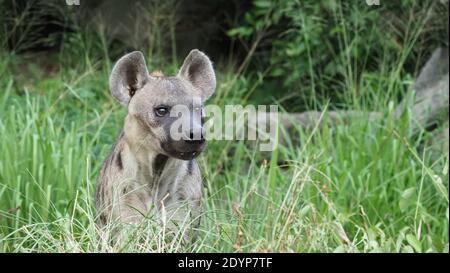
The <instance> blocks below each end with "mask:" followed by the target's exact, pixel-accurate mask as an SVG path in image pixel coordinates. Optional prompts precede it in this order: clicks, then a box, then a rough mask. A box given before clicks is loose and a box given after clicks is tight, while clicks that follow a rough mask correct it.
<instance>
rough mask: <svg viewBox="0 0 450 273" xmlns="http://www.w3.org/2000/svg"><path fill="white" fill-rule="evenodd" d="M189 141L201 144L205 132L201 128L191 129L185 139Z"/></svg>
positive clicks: (203, 140)
mask: <svg viewBox="0 0 450 273" xmlns="http://www.w3.org/2000/svg"><path fill="white" fill-rule="evenodd" d="M187 142H189V143H193V144H194V143H195V144H201V143H203V142H205V134H204V132H203V129H201V130H193V129H191V130H190V131H189V139H188V140H187Z"/></svg>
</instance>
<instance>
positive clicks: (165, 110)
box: [155, 106, 169, 117]
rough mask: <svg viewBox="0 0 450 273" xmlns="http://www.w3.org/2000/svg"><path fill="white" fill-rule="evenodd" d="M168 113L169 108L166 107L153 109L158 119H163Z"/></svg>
mask: <svg viewBox="0 0 450 273" xmlns="http://www.w3.org/2000/svg"><path fill="white" fill-rule="evenodd" d="M167 113H169V108H168V107H167V106H158V107H156V108H155V114H156V115H157V116H158V117H163V116H165V115H167Z"/></svg>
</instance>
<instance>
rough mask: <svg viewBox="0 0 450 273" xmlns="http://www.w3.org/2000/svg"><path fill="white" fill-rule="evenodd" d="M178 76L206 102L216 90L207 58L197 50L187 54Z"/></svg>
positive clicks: (212, 71)
mask: <svg viewBox="0 0 450 273" xmlns="http://www.w3.org/2000/svg"><path fill="white" fill-rule="evenodd" d="M178 76H180V77H182V78H184V79H186V80H188V81H189V82H190V83H191V84H192V85H193V86H194V87H195V88H196V89H198V90H199V91H200V92H201V97H202V100H207V99H208V98H209V97H210V96H211V95H212V94H213V93H214V90H215V89H216V75H215V74H214V69H213V67H212V63H211V61H210V60H209V58H208V57H207V56H206V55H205V54H204V53H203V52H201V51H199V50H198V49H194V50H192V51H191V52H189V55H188V56H187V57H186V59H185V60H184V62H183V65H182V66H181V68H180V71H179V72H178Z"/></svg>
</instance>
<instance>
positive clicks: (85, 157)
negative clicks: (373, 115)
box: [0, 0, 449, 252]
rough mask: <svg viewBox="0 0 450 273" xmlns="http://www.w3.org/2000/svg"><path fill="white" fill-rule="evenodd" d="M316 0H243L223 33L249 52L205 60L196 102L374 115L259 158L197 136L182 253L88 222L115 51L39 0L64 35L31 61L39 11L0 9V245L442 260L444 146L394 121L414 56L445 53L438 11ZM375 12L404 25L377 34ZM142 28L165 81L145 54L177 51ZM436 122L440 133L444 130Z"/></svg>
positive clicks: (120, 112) (115, 128)
mask: <svg viewBox="0 0 450 273" xmlns="http://www.w3.org/2000/svg"><path fill="white" fill-rule="evenodd" d="M154 2H155V3H153V4H154V5H155V6H157V3H159V2H158V1H154ZM316 2H317V1H302V2H300V1H281V2H277V1H273V2H272V1H262V0H255V1H253V4H252V6H251V7H250V8H249V9H248V10H247V11H246V15H245V16H244V17H242V18H243V19H242V20H239V22H238V25H235V26H232V27H230V29H229V30H228V35H230V36H231V37H233V38H239V39H242V40H241V42H242V43H243V44H246V45H247V48H248V54H247V55H245V56H246V57H244V58H242V59H233V58H232V59H228V60H226V61H223V62H220V63H216V73H217V77H218V86H217V90H216V93H215V94H214V96H213V97H212V98H211V100H210V101H209V102H208V103H211V104H217V105H220V106H224V105H225V104H248V103H252V104H260V103H267V104H270V103H278V104H280V105H282V106H284V108H285V109H286V110H287V111H299V110H310V109H315V110H320V111H323V112H324V114H326V112H327V111H328V110H330V109H341V108H343V109H357V110H360V111H365V112H366V111H367V112H369V111H377V112H380V113H382V115H383V118H382V119H381V120H378V121H374V122H373V121H371V122H369V120H368V119H367V118H364V117H361V118H355V119H353V120H351V122H350V123H349V124H342V125H338V126H336V127H334V128H330V127H326V126H323V127H318V126H317V127H314V128H313V129H304V128H300V127H298V128H297V130H296V131H295V135H293V138H299V139H300V144H299V145H293V144H291V142H289V141H288V142H287V144H284V145H279V146H278V147H277V149H275V151H274V152H273V153H272V155H271V156H270V158H264V157H263V155H261V154H260V153H259V152H258V151H257V150H254V149H253V148H251V147H249V146H247V145H246V144H245V143H244V142H241V141H235V142H230V141H213V142H210V143H209V144H208V148H207V150H206V151H205V152H204V153H203V154H202V155H201V156H200V157H199V159H198V161H199V165H200V167H201V171H202V174H203V177H204V196H205V198H204V206H203V215H202V224H201V227H200V235H199V239H198V241H197V242H196V243H195V244H193V245H186V244H183V243H182V242H181V240H177V238H176V239H175V240H168V239H166V238H165V234H164V232H163V231H162V230H161V229H158V228H156V227H155V224H154V223H153V222H152V219H148V221H145V223H143V224H142V225H139V226H132V227H128V229H127V230H126V232H124V236H123V240H120V241H116V242H112V241H109V240H108V236H104V235H105V233H106V234H108V230H106V231H105V230H99V228H98V227H97V226H96V225H95V219H96V213H95V208H94V191H95V183H96V177H97V174H98V171H99V168H100V167H101V165H102V163H103V160H104V158H105V157H106V155H107V153H108V152H109V149H110V147H111V145H112V143H113V142H114V140H115V138H116V136H117V134H118V133H119V130H120V129H121V127H122V124H123V118H124V117H125V115H126V109H124V108H123V107H121V106H120V105H119V104H118V103H117V102H116V101H114V99H113V98H112V97H111V96H110V94H109V91H108V86H107V83H108V76H109V73H110V71H111V64H112V63H113V62H114V61H115V59H116V58H117V57H118V56H119V55H120V54H122V53H123V52H124V50H126V49H125V48H124V45H123V44H121V43H120V41H115V40H113V39H109V38H108V34H107V32H105V31H102V28H101V25H100V26H99V25H96V27H97V28H94V27H92V26H91V25H82V24H79V23H77V22H76V20H75V11H74V9H73V8H72V7H60V6H56V8H55V7H54V6H52V5H50V4H48V5H49V6H47V7H46V8H47V10H48V11H55V10H58V12H60V13H62V14H65V15H66V17H67V18H68V19H66V20H67V21H65V22H58V24H62V25H63V26H70V28H71V31H65V32H63V33H62V34H61V35H59V36H58V38H54V39H53V40H52V41H53V43H54V45H55V46H56V48H57V50H56V51H55V50H52V51H48V50H47V51H44V53H42V52H37V50H36V47H35V45H32V44H27V43H30V41H31V42H36V43H38V41H39V44H42V43H44V44H45V43H50V41H49V40H51V39H50V38H49V40H47V41H46V42H42V41H41V40H39V39H42V37H33V38H32V39H30V38H29V35H32V34H33V32H31V33H30V31H27V28H26V27H25V26H30V25H33V24H34V25H38V26H41V25H45V22H44V21H41V20H45V18H44V19H43V16H42V14H48V13H44V12H42V11H40V12H42V14H41V13H38V12H37V11H36V10H34V8H33V7H32V6H30V9H23V8H21V9H16V10H15V9H14V8H12V7H11V6H10V5H11V4H10V3H9V2H6V1H3V2H0V18H1V19H0V21H1V20H3V21H4V22H2V26H5V27H4V28H3V29H1V32H0V33H1V35H0V39H1V40H0V43H1V44H2V47H1V49H0V90H1V92H0V140H1V141H0V251H2V252H98V251H101V252H146V251H152V252H153V251H157V252H179V251H193V252H241V251H242V252H443V251H445V252H448V234H449V229H448V227H449V200H448V186H449V183H448V181H449V179H448V177H449V175H448V166H449V158H448V153H447V154H444V153H436V152H434V151H433V150H431V149H430V147H429V144H428V142H427V140H428V139H429V138H431V137H432V136H433V134H434V132H433V131H428V130H426V128H422V129H421V130H420V132H416V131H415V130H414V131H413V130H411V125H412V124H413V123H414V121H413V120H412V119H411V117H410V113H409V112H408V111H405V113H404V114H403V115H402V117H401V118H400V119H399V120H398V119H396V118H395V116H394V113H393V112H394V108H395V106H397V105H398V104H399V101H400V100H401V99H405V94H406V93H407V91H408V90H410V89H411V87H412V84H413V82H414V77H415V76H416V75H417V71H418V69H419V68H420V66H421V65H422V64H423V62H424V58H425V57H422V56H428V55H429V54H430V51H431V50H432V49H434V48H435V47H437V46H439V45H447V44H446V43H448V41H445V40H447V38H446V39H443V38H442V39H440V38H439V37H440V35H439V33H441V32H442V29H440V28H437V29H436V28H432V27H431V26H435V25H436V23H435V21H433V20H436V19H435V18H434V17H433V16H431V15H430V14H435V13H436V12H442V10H443V9H446V14H445V16H446V18H447V19H445V20H442V22H444V23H445V25H446V22H447V20H448V4H447V7H443V6H442V4H439V3H437V1H413V0H411V1H399V2H400V4H397V6H396V5H395V4H389V6H383V5H385V4H386V5H388V4H387V3H384V2H383V1H381V2H382V6H381V7H380V8H376V7H367V6H365V5H364V4H361V5H360V4H355V5H350V4H343V3H341V2H340V1H331V0H330V1H323V2H324V3H322V1H321V3H320V4H319V3H316ZM361 2H363V1H361ZM385 2H387V1H385ZM419 3H420V4H419ZM2 5H3V6H2ZM41 5H46V4H42V3H41ZM275 5H276V7H277V8H276V9H275V8H274V7H275ZM398 5H399V6H398ZM3 7H8V9H6V8H3ZM59 9H60V10H59ZM17 10H19V11H20V12H18V11H17ZM167 10H169V11H170V9H163V11H162V12H168V11H167ZM419 10H423V12H418V11H419ZM416 11H417V12H416ZM379 12H389V13H390V14H391V15H392V16H393V17H395V18H397V19H398V20H399V21H397V23H399V24H401V26H403V27H404V28H402V29H401V31H397V29H395V28H390V26H386V25H385V24H384V23H387V21H386V20H384V17H382V16H380V14H379ZM1 13H3V14H1ZM24 13H27V14H26V16H25V15H24ZM405 14H406V15H405ZM163 15H167V14H166V13H164V14H163ZM55 16H56V15H55ZM153 16H154V15H153ZM56 17H57V16H56ZM24 18H27V20H26V22H25V21H24V20H25V19H24ZM163 18H166V17H164V16H163ZM433 18H434V19H433ZM330 22H333V23H330ZM444 23H442V25H444ZM332 26H333V27H332ZM164 27H166V26H164ZM167 27H168V29H169V30H170V29H171V27H170V25H169V26H167ZM280 29H281V30H282V32H281V33H280V31H279V30H280ZM430 29H431V30H430ZM152 31H153V32H152V33H153V34H154V35H152V39H153V40H152V42H151V43H143V44H142V48H137V49H139V50H142V51H143V52H145V55H146V56H147V57H148V64H149V66H150V67H151V69H152V68H157V69H162V70H163V71H164V72H165V73H166V74H171V73H172V74H173V73H175V72H176V71H177V69H178V67H179V65H180V64H181V62H182V58H183V57H184V56H181V57H180V58H178V57H177V54H176V49H174V50H173V51H172V50H169V51H161V50H160V48H157V47H155V46H154V45H158V44H161V45H162V44H169V45H170V46H172V47H176V43H175V42H174V41H175V40H171V42H170V43H163V42H162V41H161V40H158V39H163V38H164V39H167V37H163V38H162V37H161V35H159V34H158V33H167V32H164V31H162V32H158V31H157V30H154V29H152ZM433 31H434V32H433ZM169 33H170V32H169ZM394 33H395V35H394ZM436 33H438V34H436ZM175 34H176V33H174V35H175ZM21 35H22V36H23V37H22V36H21ZM391 35H394V36H391ZM426 35H430V36H429V37H432V38H430V39H428V40H426V41H425V40H424V39H425V38H424V37H425V36H426ZM21 37H22V38H21ZM169 37H170V35H169ZM164 41H166V40H164ZM269 44H270V46H269ZM199 46H200V45H199ZM447 46H448V45H447ZM33 48H34V49H33ZM235 63H237V64H238V65H233V64H235ZM280 86H282V87H283V88H281V87H280ZM280 89H283V90H285V91H282V92H281V91H280ZM446 114H448V113H446ZM324 116H326V115H324ZM443 120H444V121H442V122H440V123H439V124H438V125H437V126H438V127H443V126H448V118H443ZM446 120H447V121H446ZM279 159H282V160H283V161H284V162H285V163H284V164H281V165H280V164H277V162H279V161H280V160H279ZM178 239H179V238H178Z"/></svg>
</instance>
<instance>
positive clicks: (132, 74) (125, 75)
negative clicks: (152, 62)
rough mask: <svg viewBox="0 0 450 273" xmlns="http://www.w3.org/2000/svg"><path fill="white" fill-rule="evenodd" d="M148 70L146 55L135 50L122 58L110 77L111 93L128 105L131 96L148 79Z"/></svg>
mask: <svg viewBox="0 0 450 273" xmlns="http://www.w3.org/2000/svg"><path fill="white" fill-rule="evenodd" d="M148 79H149V76H148V70H147V66H146V64H145V59H144V55H143V54H142V52H140V51H134V52H131V53H128V54H127V55H125V56H123V57H122V58H120V59H119V60H118V61H117V63H116V64H115V65H114V67H113V69H112V72H111V76H110V77H109V89H110V90H111V94H112V95H113V96H114V97H115V98H116V99H117V100H118V101H119V102H120V103H121V104H123V105H125V106H127V105H128V103H129V102H130V99H131V97H132V96H133V95H134V93H136V91H138V90H139V89H140V88H142V87H143V86H144V85H145V83H146V82H147V81H148Z"/></svg>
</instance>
